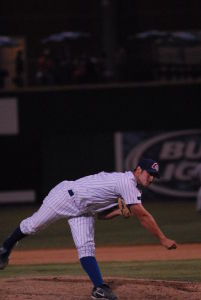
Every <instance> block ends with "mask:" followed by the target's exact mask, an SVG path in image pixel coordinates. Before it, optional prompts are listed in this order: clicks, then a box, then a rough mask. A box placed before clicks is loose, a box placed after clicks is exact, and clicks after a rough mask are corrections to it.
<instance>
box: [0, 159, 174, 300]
mask: <svg viewBox="0 0 201 300" xmlns="http://www.w3.org/2000/svg"><path fill="white" fill-rule="evenodd" d="M155 177H159V166H158V163H157V162H156V161H154V160H152V159H149V158H147V159H142V160H141V161H140V162H139V164H138V166H137V167H136V168H135V170H133V171H126V172H124V173H121V172H113V173H106V172H100V173H98V174H94V175H90V176H86V177H83V178H80V179H78V180H75V181H62V182H61V183H59V184H58V185H57V186H55V187H54V188H53V189H52V190H51V191H50V192H49V194H48V195H47V197H45V199H44V201H43V203H42V205H41V207H40V208H39V210H38V211H37V212H35V213H34V214H33V215H32V216H31V217H29V218H27V219H24V220H23V221H22V222H21V223H20V225H19V227H18V228H16V229H15V230H14V232H13V233H12V234H11V235H10V236H9V237H8V238H7V239H6V240H5V241H4V243H3V245H2V247H1V248H0V269H4V268H5V267H6V266H7V264H8V261H9V255H10V253H11V251H12V249H13V247H14V246H15V244H16V243H17V242H18V241H19V240H21V239H22V238H24V237H26V236H29V235H31V234H35V233H36V232H38V231H39V230H41V229H43V228H45V227H46V226H47V225H49V224H50V223H52V222H54V221H55V220H58V219H60V218H66V219H67V221H68V224H69V225H70V228H71V232H72V236H73V240H74V243H75V246H76V248H77V252H78V257H79V260H80V263H81V265H82V267H83V269H84V270H85V272H86V273H87V274H88V276H89V278H90V280H91V281H92V283H93V286H94V287H93V289H92V294H91V297H92V299H106V300H116V299H117V296H116V295H115V294H114V293H113V291H112V290H111V288H110V287H109V286H108V285H107V284H105V283H104V280H103V278H102V275H101V272H100V269H99V266H98V263H97V261H96V258H95V243H94V215H95V214H96V213H97V214H98V218H99V219H111V218H114V217H117V216H121V215H123V216H125V217H129V216H136V217H137V218H138V219H139V221H140V222H141V224H142V225H143V226H144V227H145V228H146V229H147V230H148V231H150V232H151V233H152V234H153V235H155V236H156V237H157V238H158V240H159V241H160V243H161V244H162V245H163V246H164V247H165V248H167V249H175V248H176V247H177V245H176V242H175V241H173V240H171V239H168V238H167V237H166V236H165V234H164V233H163V232H162V231H161V230H160V228H159V226H158V225H157V223H156V221H155V220H154V218H153V217H152V215H151V214H150V213H149V212H148V211H147V210H146V209H145V208H144V207H143V205H142V203H141V191H140V189H139V186H142V187H148V186H149V185H150V184H151V183H152V182H153V180H154V179H155ZM117 199H118V202H119V204H118V202H117Z"/></svg>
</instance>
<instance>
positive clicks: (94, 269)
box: [68, 216, 117, 300]
mask: <svg viewBox="0 0 201 300" xmlns="http://www.w3.org/2000/svg"><path fill="white" fill-rule="evenodd" d="M68 223H69V225H70V228H71V232H72V236H73V240H74V243H75V246H76V248H77V251H78V257H79V259H80V263H81V265H82V267H83V269H84V270H85V272H86V273H87V274H88V276H89V278H90V279H91V281H92V283H93V285H94V288H93V290H92V295H91V297H92V298H93V299H108V300H115V299H117V297H116V296H115V295H114V294H113V292H112V290H111V289H110V287H109V286H108V285H106V284H105V283H104V280H103V278H102V275H101V272H100V269H99V266H98V263H97V261H96V258H95V243H94V218H93V217H92V216H80V217H76V218H71V219H69V220H68Z"/></svg>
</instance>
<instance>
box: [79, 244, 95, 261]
mask: <svg viewBox="0 0 201 300" xmlns="http://www.w3.org/2000/svg"><path fill="white" fill-rule="evenodd" d="M77 252H78V257H79V259H80V258H82V257H85V256H95V244H94V243H92V242H89V243H87V244H85V245H83V246H80V247H77Z"/></svg>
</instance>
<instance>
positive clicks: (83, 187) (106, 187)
mask: <svg viewBox="0 0 201 300" xmlns="http://www.w3.org/2000/svg"><path fill="white" fill-rule="evenodd" d="M72 190H73V192H75V197H76V200H75V201H76V205H77V206H78V207H80V209H81V210H84V211H86V212H100V211H103V210H106V209H109V208H111V207H113V206H115V205H117V198H118V197H119V196H121V197H122V198H123V199H124V200H125V202H126V204H133V203H141V192H140V191H139V189H138V188H137V183H136V180H135V177H134V175H133V173H132V172H131V171H127V172H125V173H120V172H113V173H107V172H100V173H98V174H94V175H90V176H86V177H83V178H80V179H78V180H76V181H74V184H73V187H72Z"/></svg>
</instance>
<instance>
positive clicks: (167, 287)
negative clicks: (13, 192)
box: [0, 244, 201, 300]
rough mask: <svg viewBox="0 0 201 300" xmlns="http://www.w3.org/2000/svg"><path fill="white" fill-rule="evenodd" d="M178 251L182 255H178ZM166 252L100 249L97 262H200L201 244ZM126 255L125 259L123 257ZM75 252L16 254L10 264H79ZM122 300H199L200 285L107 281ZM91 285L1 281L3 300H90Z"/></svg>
mask: <svg viewBox="0 0 201 300" xmlns="http://www.w3.org/2000/svg"><path fill="white" fill-rule="evenodd" d="M178 250H179V251H178ZM178 250H176V251H167V250H165V249H164V248H163V247H161V246H159V245H150V246H132V247H101V248H97V249H96V257H97V259H98V261H131V260H134V261H140V260H142V261H143V260H146V261H150V260H167V259H169V260H179V259H201V244H192V245H190V244H186V245H179V249H178ZM122 253H123V255H122ZM77 261H78V259H77V253H76V251H75V249H57V250H45V251H44V250H37V251H36V250H35V251H14V252H13V253H12V255H11V259H10V263H11V265H14V264H41V263H42V264H43V263H61V262H64V263H65V262H77ZM105 280H106V282H107V283H108V284H110V285H111V287H112V288H113V290H114V292H115V293H116V294H117V295H118V299H120V300H166V299H168V300H189V299H191V300H200V299H201V283H190V282H177V281H159V280H142V279H140V280H136V279H126V278H111V277H107V278H105ZM90 292H91V283H90V281H89V280H88V279H87V277H86V276H85V277H77V276H76V277H74V278H73V277H69V276H58V277H55V276H54V277H53V276H49V277H47V276H46V277H42V276H41V277H31V278H30V277H26V278H22V277H20V278H19V277H17V278H9V279H1V280H0V300H13V299H16V300H55V299H56V300H87V299H90Z"/></svg>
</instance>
